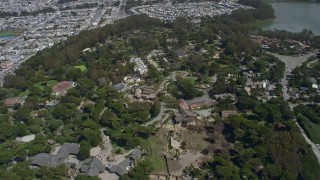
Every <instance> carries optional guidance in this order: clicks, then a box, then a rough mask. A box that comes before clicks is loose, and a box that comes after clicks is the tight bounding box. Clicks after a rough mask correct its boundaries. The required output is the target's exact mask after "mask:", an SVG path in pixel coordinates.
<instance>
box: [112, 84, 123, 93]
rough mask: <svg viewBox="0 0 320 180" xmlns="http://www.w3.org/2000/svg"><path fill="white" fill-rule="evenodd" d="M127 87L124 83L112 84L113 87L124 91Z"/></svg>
mask: <svg viewBox="0 0 320 180" xmlns="http://www.w3.org/2000/svg"><path fill="white" fill-rule="evenodd" d="M125 87H126V85H125V84H124V83H117V84H114V85H112V88H113V89H114V90H116V91H122V90H123V89H124V88H125Z"/></svg>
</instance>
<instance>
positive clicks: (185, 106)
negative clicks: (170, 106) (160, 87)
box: [179, 99, 190, 110]
mask: <svg viewBox="0 0 320 180" xmlns="http://www.w3.org/2000/svg"><path fill="white" fill-rule="evenodd" d="M179 106H180V108H181V109H187V110H190V107H189V104H188V103H187V102H186V101H185V100H184V99H180V100H179Z"/></svg>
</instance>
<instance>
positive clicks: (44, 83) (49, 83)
mask: <svg viewBox="0 0 320 180" xmlns="http://www.w3.org/2000/svg"><path fill="white" fill-rule="evenodd" d="M57 83H58V81H57V80H50V81H41V82H38V83H36V84H34V85H33V86H35V87H38V88H40V89H41V90H44V89H45V88H46V87H52V86H53V85H55V84H57Z"/></svg>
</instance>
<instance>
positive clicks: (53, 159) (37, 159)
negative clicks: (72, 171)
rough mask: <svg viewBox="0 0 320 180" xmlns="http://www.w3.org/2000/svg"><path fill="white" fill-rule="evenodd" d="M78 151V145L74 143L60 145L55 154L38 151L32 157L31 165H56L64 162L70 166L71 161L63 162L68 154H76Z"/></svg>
mask: <svg viewBox="0 0 320 180" xmlns="http://www.w3.org/2000/svg"><path fill="white" fill-rule="evenodd" d="M79 151H80V146H79V145H78V144H74V143H66V144H64V145H63V146H61V147H60V149H59V151H58V152H57V154H48V153H40V154H37V155H35V156H34V157H33V158H32V162H31V164H32V165H35V166H40V167H41V166H47V167H57V166H58V165H60V164H65V165H66V166H67V167H69V168H70V167H71V163H68V162H65V161H66V159H67V158H68V157H69V156H70V155H76V154H78V153H79Z"/></svg>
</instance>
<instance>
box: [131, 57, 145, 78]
mask: <svg viewBox="0 0 320 180" xmlns="http://www.w3.org/2000/svg"><path fill="white" fill-rule="evenodd" d="M130 63H135V66H134V71H138V72H139V73H140V75H143V74H146V73H147V72H148V67H147V66H146V65H145V64H144V62H143V61H142V59H141V58H131V59H130Z"/></svg>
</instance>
